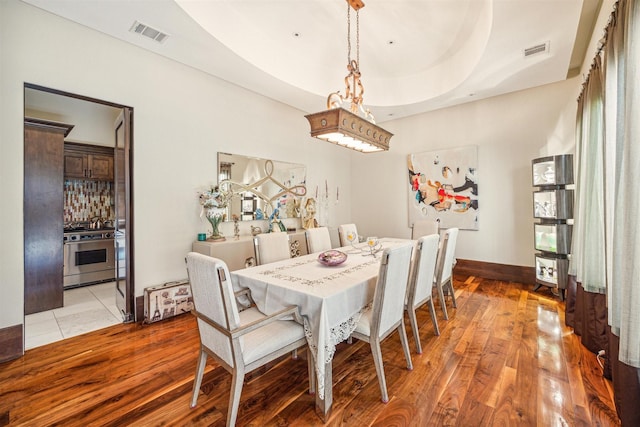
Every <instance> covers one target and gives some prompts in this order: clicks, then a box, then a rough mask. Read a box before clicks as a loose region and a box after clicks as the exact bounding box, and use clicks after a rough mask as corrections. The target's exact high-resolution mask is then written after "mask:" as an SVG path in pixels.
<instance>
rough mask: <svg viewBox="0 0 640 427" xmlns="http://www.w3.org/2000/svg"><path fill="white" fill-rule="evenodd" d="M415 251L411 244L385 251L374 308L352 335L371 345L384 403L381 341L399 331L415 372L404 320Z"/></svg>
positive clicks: (386, 397)
mask: <svg viewBox="0 0 640 427" xmlns="http://www.w3.org/2000/svg"><path fill="white" fill-rule="evenodd" d="M412 250H413V244H412V243H406V244H403V245H401V246H397V247H395V248H387V249H385V250H384V252H383V253H382V260H381V264H380V272H379V273H378V281H377V283H376V290H375V293H374V296H373V305H372V307H371V308H370V309H369V310H366V311H365V312H364V313H362V316H361V317H360V320H359V321H358V324H357V325H356V328H355V330H354V331H353V332H352V333H351V336H352V337H353V338H357V339H359V340H362V341H366V342H368V343H369V345H370V346H371V353H372V355H373V362H374V364H375V367H376V374H377V375H378V383H379V385H380V393H381V395H382V401H383V402H384V403H387V402H388V401H389V395H388V394H387V382H386V379H385V376H384V366H383V364H382V352H381V349H380V341H382V340H383V339H385V338H386V337H387V336H389V335H391V333H392V332H393V331H396V330H397V331H398V334H400V341H401V342H402V349H403V350H404V356H405V358H406V360H407V369H413V364H412V363H411V354H410V353H409V343H408V341H407V331H406V330H405V327H404V319H403V317H404V301H405V295H406V291H407V282H408V279H409V269H410V266H411V251H412Z"/></svg>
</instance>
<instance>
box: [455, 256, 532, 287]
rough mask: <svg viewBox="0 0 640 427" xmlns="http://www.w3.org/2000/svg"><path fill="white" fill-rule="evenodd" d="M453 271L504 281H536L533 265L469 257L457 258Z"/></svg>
mask: <svg viewBox="0 0 640 427" xmlns="http://www.w3.org/2000/svg"><path fill="white" fill-rule="evenodd" d="M453 272H454V274H459V275H465V276H476V277H482V278H484V279H492V280H502V281H505V282H518V283H524V284H534V283H535V281H536V274H535V268H534V267H523V266H520V265H509V264H496V263H493V262H484V261H473V260H470V259H457V262H456V265H455V267H454V270H453Z"/></svg>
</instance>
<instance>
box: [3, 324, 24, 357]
mask: <svg viewBox="0 0 640 427" xmlns="http://www.w3.org/2000/svg"><path fill="white" fill-rule="evenodd" d="M23 330H24V328H23V327H22V325H14V326H9V327H8V328H2V329H0V363H2V362H8V361H9V360H13V359H17V358H19V357H22V355H23V354H24V349H23V348H22V343H23V342H24V337H23V335H22V331H23Z"/></svg>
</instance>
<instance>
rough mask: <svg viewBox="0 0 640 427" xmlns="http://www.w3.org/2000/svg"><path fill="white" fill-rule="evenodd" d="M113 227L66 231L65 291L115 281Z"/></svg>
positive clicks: (82, 228) (81, 228) (80, 228)
mask: <svg viewBox="0 0 640 427" xmlns="http://www.w3.org/2000/svg"><path fill="white" fill-rule="evenodd" d="M113 235H114V231H113V228H102V229H99V230H91V229H88V228H86V227H76V228H70V229H65V231H64V281H63V284H64V288H74V287H78V286H84V285H89V284H93V283H100V282H108V281H112V280H115V277H116V261H115V247H114V239H113Z"/></svg>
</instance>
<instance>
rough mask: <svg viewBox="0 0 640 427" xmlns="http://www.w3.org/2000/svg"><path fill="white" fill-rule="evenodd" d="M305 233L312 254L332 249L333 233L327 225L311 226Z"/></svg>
mask: <svg viewBox="0 0 640 427" xmlns="http://www.w3.org/2000/svg"><path fill="white" fill-rule="evenodd" d="M305 235H306V238H307V248H308V250H309V253H310V254H313V253H316V252H323V251H328V250H329V249H331V235H330V234H329V229H328V228H327V227H317V228H309V229H308V230H307V231H305Z"/></svg>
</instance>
